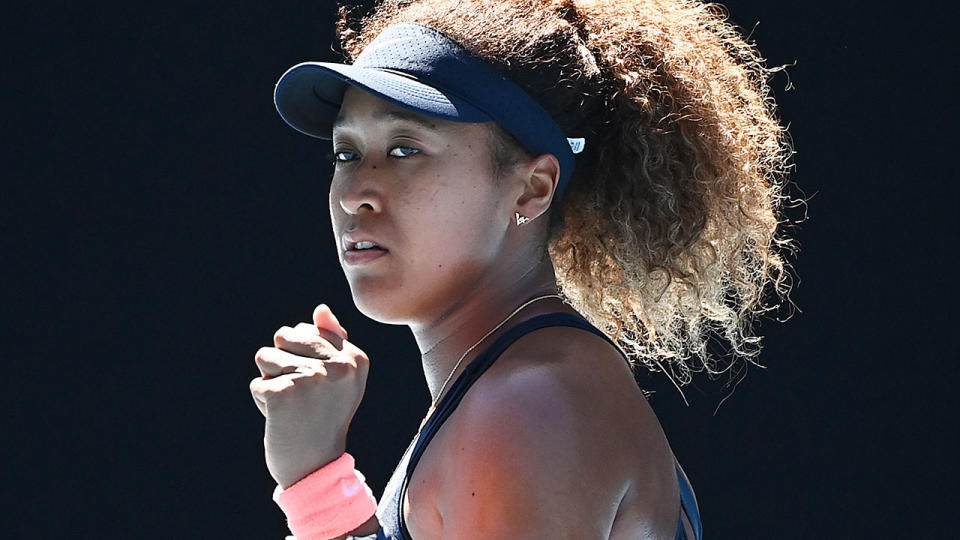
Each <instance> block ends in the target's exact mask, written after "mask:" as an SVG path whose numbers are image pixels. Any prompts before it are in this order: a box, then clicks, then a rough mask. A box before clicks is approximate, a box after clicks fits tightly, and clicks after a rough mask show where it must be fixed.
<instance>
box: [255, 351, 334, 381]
mask: <svg viewBox="0 0 960 540" xmlns="http://www.w3.org/2000/svg"><path fill="white" fill-rule="evenodd" d="M254 361H255V362H256V364H257V369H259V370H260V375H261V376H262V377H263V378H264V379H272V378H274V377H279V376H281V375H287V374H290V373H294V372H295V371H296V370H297V369H298V368H305V369H310V370H313V371H320V372H322V371H324V368H323V361H321V360H318V359H315V358H308V357H304V356H299V355H296V354H291V353H289V352H286V351H282V350H280V349H278V348H276V347H260V349H259V350H258V351H257V354H256V355H255V356H254Z"/></svg>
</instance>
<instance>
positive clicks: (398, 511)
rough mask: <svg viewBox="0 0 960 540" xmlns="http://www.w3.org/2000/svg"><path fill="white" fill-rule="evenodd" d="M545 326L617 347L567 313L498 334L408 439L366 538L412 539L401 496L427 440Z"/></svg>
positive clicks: (696, 515) (684, 488)
mask: <svg viewBox="0 0 960 540" xmlns="http://www.w3.org/2000/svg"><path fill="white" fill-rule="evenodd" d="M548 326H571V327H574V328H582V329H584V330H587V331H589V332H593V333H594V334H596V335H598V336H600V337H602V338H604V339H606V340H607V341H608V342H609V343H610V344H611V345H614V347H616V345H615V344H614V343H613V341H612V340H611V339H610V338H609V337H607V335H606V334H604V333H603V332H601V331H600V330H598V329H597V328H596V327H594V326H593V325H591V324H590V323H589V322H587V321H586V320H585V319H584V318H582V317H578V316H575V315H572V314H569V313H547V314H544V315H538V316H535V317H531V318H530V319H528V320H525V321H523V322H521V323H519V324H517V325H516V326H514V327H513V328H511V329H510V330H508V331H507V332H505V333H504V334H503V335H501V336H500V337H499V338H497V340H496V341H494V342H493V344H492V345H490V347H488V348H487V349H486V350H484V351H483V352H482V353H480V355H478V356H477V357H476V358H474V359H473V361H471V362H470V364H468V365H467V368H466V370H464V372H463V373H461V374H460V376H459V377H457V379H456V381H455V382H454V383H453V386H451V387H450V390H449V391H448V392H447V394H446V395H445V396H443V399H441V400H440V402H439V403H437V409H436V410H435V411H434V412H433V415H432V416H431V417H430V419H429V420H427V423H426V425H424V426H423V430H421V431H420V433H419V434H418V435H417V436H416V437H415V438H414V440H413V441H412V442H411V443H410V446H409V447H408V448H407V450H406V452H404V454H403V457H402V458H401V459H400V463H399V464H398V465H397V468H396V469H395V470H394V471H393V476H391V478H390V481H389V482H388V483H387V487H386V489H385V490H384V492H383V497H381V499H380V506H379V508H378V509H377V517H378V519H379V520H380V531H379V532H378V533H377V535H376V537H373V536H370V537H368V538H371V539H372V538H376V540H413V539H412V538H411V535H410V531H408V530H407V524H406V523H405V522H404V519H403V498H404V495H405V493H406V490H407V484H408V483H409V481H410V477H411V476H413V470H414V468H415V467H416V466H417V463H418V462H419V461H420V457H421V456H422V455H423V452H424V450H426V448H427V445H428V444H430V441H431V440H432V439H433V436H434V435H436V434H437V431H439V430H440V426H441V425H443V422H444V421H445V420H446V419H447V418H448V417H449V416H450V414H451V413H452V412H453V410H454V409H456V408H457V405H459V404H460V400H462V399H463V396H464V395H465V394H466V393H467V390H469V389H470V387H471V386H472V385H473V383H474V382H476V380H477V379H478V378H479V377H480V375H482V374H483V373H484V372H485V371H486V370H487V369H489V368H490V366H492V365H493V363H494V362H495V361H496V359H497V358H498V357H499V356H500V355H501V354H502V353H503V351H505V350H506V349H507V347H509V346H510V345H512V344H513V343H514V342H515V341H517V340H518V339H520V338H521V337H522V336H524V335H526V334H528V333H530V332H532V331H534V330H538V329H540V328H545V327H548ZM617 350H618V351H619V350H620V349H619V348H617ZM676 469H677V480H678V481H679V483H680V501H681V507H682V511H686V513H687V518H688V519H689V520H690V524H691V525H693V530H694V532H695V534H696V540H702V537H703V527H702V525H701V523H700V512H699V509H698V508H697V501H696V499H695V498H694V495H693V490H692V489H691V487H690V483H689V482H688V481H687V478H686V476H685V475H684V474H683V470H682V469H681V468H680V465H679V464H677V466H676ZM678 522H679V525H678V528H677V535H676V537H675V540H691V539H688V538H687V535H686V532H685V531H684V529H683V520H682V518H678Z"/></svg>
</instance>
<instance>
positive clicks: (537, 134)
mask: <svg viewBox="0 0 960 540" xmlns="http://www.w3.org/2000/svg"><path fill="white" fill-rule="evenodd" d="M340 33H341V38H342V42H343V45H344V48H345V51H346V53H347V56H348V57H349V58H350V59H352V62H351V63H350V64H326V63H306V64H300V65H298V66H294V67H293V68H291V69H290V70H289V71H288V72H287V73H286V74H284V76H283V77H282V78H281V79H280V81H279V82H278V84H277V89H276V93H275V100H276V104H277V108H278V110H279V111H280V114H281V116H282V117H283V118H284V120H286V121H287V122H288V123H289V124H290V125H291V126H293V127H294V128H296V129H298V130H300V131H302V132H304V133H307V134H310V135H313V136H316V137H320V138H325V139H332V141H333V152H334V158H335V172H334V175H333V179H332V183H331V187H330V213H331V219H332V224H333V229H334V235H335V238H336V241H337V246H338V248H339V252H340V254H341V259H340V260H341V264H342V266H343V269H344V272H345V274H346V276H347V280H348V282H349V284H350V289H351V292H352V295H353V299H354V301H355V303H356V305H357V307H358V309H359V310H360V311H361V312H363V313H364V314H366V315H367V316H369V317H371V318H373V319H375V320H378V321H381V322H386V323H392V324H406V325H408V326H409V327H410V329H411V331H412V332H413V334H414V336H415V338H416V341H417V344H418V346H419V348H420V350H421V354H422V364H423V369H424V375H425V377H426V380H427V384H428V386H429V389H430V393H431V395H432V397H433V405H432V406H431V407H430V409H429V410H428V412H427V415H426V417H425V418H424V423H423V424H422V425H421V430H420V431H419V432H418V433H417V434H416V436H415V437H414V438H413V441H412V443H411V445H410V447H409V448H408V450H407V452H405V454H404V455H403V457H402V458H401V460H400V463H399V465H398V466H397V469H396V471H395V472H394V475H393V477H392V479H391V480H390V482H389V484H388V486H387V488H386V490H385V493H384V494H383V496H382V497H381V499H380V503H379V508H377V504H376V501H375V499H374V497H373V495H372V493H371V492H370V489H369V488H368V487H365V485H364V484H363V475H362V474H360V473H359V472H358V471H356V470H355V469H354V467H353V466H354V463H353V460H352V458H351V457H350V455H349V454H347V453H346V452H345V450H346V442H345V441H346V433H347V429H348V427H349V424H350V421H351V419H352V418H353V415H354V413H355V411H356V410H357V407H358V406H359V403H360V400H361V399H362V396H363V391H364V385H365V382H366V376H367V371H368V366H369V362H368V359H367V357H366V355H365V354H364V353H363V351H362V350H361V349H360V348H358V346H357V345H354V344H353V343H351V342H350V341H349V340H348V335H347V332H346V330H345V329H344V328H342V327H341V326H340V324H339V323H338V321H337V319H336V317H335V316H334V315H333V314H332V313H331V312H330V310H329V308H327V307H326V306H324V305H320V306H318V307H317V309H316V310H315V311H314V314H313V321H312V323H309V324H308V323H300V324H299V325H297V326H296V327H292V328H291V327H286V326H285V327H282V328H281V329H280V330H278V331H277V333H276V335H275V338H274V346H273V347H264V348H262V349H260V351H258V352H257V355H256V363H257V365H258V367H259V369H260V371H261V375H262V376H261V377H258V378H256V379H254V380H253V381H252V382H251V385H250V388H251V392H252V394H253V396H254V399H255V402H256V404H257V406H258V407H259V408H260V410H261V412H262V413H263V414H264V415H265V416H266V436H265V439H264V442H265V445H266V457H267V464H268V468H269V469H270V472H271V475H272V476H273V477H274V478H275V479H276V481H277V483H278V486H277V491H276V493H275V500H276V501H277V502H278V504H280V506H281V507H282V508H283V510H284V512H285V513H286V515H287V518H288V522H289V524H290V527H291V530H292V531H293V532H294V533H295V534H296V536H297V538H298V539H300V540H305V539H307V538H345V537H347V536H348V535H352V536H362V535H370V536H371V537H373V535H376V537H377V538H416V539H430V538H455V539H471V538H577V539H580V538H611V539H614V538H615V539H626V538H697V539H699V538H701V535H702V532H701V524H700V518H699V511H698V509H697V505H696V501H695V499H694V496H693V492H692V490H691V488H690V485H689V482H688V480H687V478H686V476H685V474H684V473H683V471H682V469H681V468H680V466H679V464H678V463H677V461H676V458H675V457H674V455H673V453H672V451H671V449H670V446H669V443H668V441H667V440H666V437H665V436H664V433H663V430H662V429H661V427H660V424H659V423H658V421H657V419H656V417H655V415H654V413H653V411H652V410H651V408H650V406H649V405H648V403H647V401H646V399H645V396H644V394H643V392H642V391H641V390H640V389H639V388H638V387H637V385H636V383H635V380H634V377H633V372H632V371H631V368H649V369H654V370H657V371H662V372H663V373H665V374H666V375H668V376H669V377H671V380H673V381H674V382H675V384H676V385H677V387H678V388H679V387H680V386H681V385H683V384H685V383H687V382H689V380H690V376H691V372H694V371H703V370H705V371H707V372H708V373H709V374H711V376H712V375H715V374H717V373H721V372H724V371H726V370H729V368H730V366H732V365H734V360H737V359H746V360H751V361H752V358H753V357H755V356H756V354H757V352H758V348H757V347H756V344H757V343H758V338H757V337H755V336H751V335H750V333H749V322H750V317H751V315H753V314H755V313H757V312H759V311H761V310H762V309H769V308H768V307H767V306H764V305H763V304H762V302H761V292H762V290H763V288H764V286H765V285H767V284H768V283H773V284H774V285H775V287H774V288H775V290H776V291H777V292H778V293H781V294H782V293H783V292H784V287H783V284H784V283H783V282H784V279H783V278H784V276H785V275H786V274H785V272H784V270H785V263H784V261H783V259H782V258H781V257H780V256H779V255H778V253H777V252H776V248H778V247H782V246H786V245H788V243H787V240H785V239H783V238H781V237H779V236H777V233H778V209H779V205H780V200H781V198H782V195H781V192H782V187H783V173H784V172H785V170H786V168H787V161H788V159H789V156H790V151H789V146H788V144H787V140H786V138H785V131H784V129H783V128H782V127H781V126H780V125H779V124H778V122H777V120H776V118H775V114H774V107H773V102H772V100H771V99H770V97H769V92H768V88H767V86H766V83H765V80H766V76H767V75H768V72H769V70H767V69H766V68H764V67H763V65H762V59H761V58H760V57H759V55H758V52H757V51H756V50H755V49H753V48H752V46H750V45H748V44H747V43H746V42H745V41H744V39H743V38H742V36H740V34H739V33H738V32H737V31H736V29H735V28H734V27H732V25H730V24H729V23H727V22H725V20H724V17H723V15H722V13H720V12H719V11H718V10H717V8H715V7H713V6H708V5H703V4H700V3H697V2H691V1H685V0H682V1H678V0H669V1H668V0H637V1H619V2H609V1H605V2H580V1H578V2H573V1H569V0H567V1H561V2H549V1H520V0H517V1H503V2H482V1H453V0H423V1H417V2H409V1H406V0H387V1H385V2H383V3H381V4H379V5H378V6H377V7H376V8H375V11H374V13H372V14H371V15H369V16H367V17H365V18H364V19H362V20H361V21H359V22H354V21H352V20H350V19H349V16H348V15H346V14H344V15H343V16H342V18H341V24H340ZM712 330H716V331H718V332H719V333H720V334H721V335H722V336H723V337H724V338H725V339H726V340H727V341H728V342H729V345H730V347H731V351H732V352H733V355H732V356H733V357H734V358H733V359H728V360H726V361H723V362H718V361H716V360H714V359H712V358H711V357H710V356H709V354H708V352H707V349H706V341H707V337H708V333H709V331H712ZM751 346H752V347H751ZM374 510H376V514H375V515H374Z"/></svg>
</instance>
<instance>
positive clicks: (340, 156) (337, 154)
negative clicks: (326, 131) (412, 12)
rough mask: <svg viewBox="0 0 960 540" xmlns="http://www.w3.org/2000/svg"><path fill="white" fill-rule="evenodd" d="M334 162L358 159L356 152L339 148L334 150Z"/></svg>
mask: <svg viewBox="0 0 960 540" xmlns="http://www.w3.org/2000/svg"><path fill="white" fill-rule="evenodd" d="M332 157H333V162H334V164H336V163H347V162H350V161H353V160H355V159H357V154H356V152H351V151H349V150H337V151H334V152H333V155H332Z"/></svg>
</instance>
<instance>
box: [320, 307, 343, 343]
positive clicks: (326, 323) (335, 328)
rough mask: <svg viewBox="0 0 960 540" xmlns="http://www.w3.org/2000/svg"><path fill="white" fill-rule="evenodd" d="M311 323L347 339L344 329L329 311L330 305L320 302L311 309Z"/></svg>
mask: <svg viewBox="0 0 960 540" xmlns="http://www.w3.org/2000/svg"><path fill="white" fill-rule="evenodd" d="M313 324H315V325H316V326H317V328H319V329H320V330H326V331H328V332H333V333H334V334H337V335H338V336H340V337H342V338H343V339H347V331H346V329H345V328H344V327H343V326H341V325H340V321H338V320H337V316H336V315H334V314H333V312H332V311H330V307H329V306H327V305H326V304H320V305H318V306H317V307H316V308H314V309H313Z"/></svg>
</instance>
